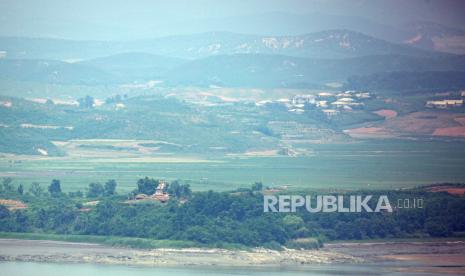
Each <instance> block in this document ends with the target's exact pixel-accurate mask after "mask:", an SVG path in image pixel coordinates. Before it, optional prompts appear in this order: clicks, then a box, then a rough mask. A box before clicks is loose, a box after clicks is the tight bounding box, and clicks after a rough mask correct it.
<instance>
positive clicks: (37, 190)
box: [29, 182, 44, 197]
mask: <svg viewBox="0 0 465 276" xmlns="http://www.w3.org/2000/svg"><path fill="white" fill-rule="evenodd" d="M29 192H30V193H31V194H33V195H34V196H37V197H39V196H41V195H42V194H43V193H44V190H43V189H42V187H40V184H39V183H38V182H32V184H31V186H30V187H29Z"/></svg>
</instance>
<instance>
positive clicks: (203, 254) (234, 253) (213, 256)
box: [0, 239, 362, 266]
mask: <svg viewBox="0 0 465 276" xmlns="http://www.w3.org/2000/svg"><path fill="white" fill-rule="evenodd" d="M0 260H3V261H28V262H69V263H100V264H126V265H148V266H160V265H166V266H183V265H185V266H188V265H189V266H190V265H200V266H211V265H216V266H255V265H256V266H260V265H263V266H267V265H295V264H329V263H354V262H361V261H362V259H361V258H358V257H353V256H351V255H349V254H345V253H339V252H332V251H328V250H285V251H274V250H267V249H254V250H251V251H239V250H224V249H203V248H186V249H151V250H142V249H130V248H116V247H110V246H103V245H98V244H88V243H69V242H57V241H37V240H15V239H0Z"/></svg>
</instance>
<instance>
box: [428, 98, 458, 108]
mask: <svg viewBox="0 0 465 276" xmlns="http://www.w3.org/2000/svg"><path fill="white" fill-rule="evenodd" d="M462 105H463V99H460V100H440V101H427V102H426V107H429V108H439V109H446V108H449V107H460V106H462Z"/></svg>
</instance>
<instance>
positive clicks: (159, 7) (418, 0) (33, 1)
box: [0, 0, 465, 39]
mask: <svg viewBox="0 0 465 276" xmlns="http://www.w3.org/2000/svg"><path fill="white" fill-rule="evenodd" d="M273 12H281V13H290V14H311V13H325V14H333V15H346V16H361V17H365V18H368V19H370V20H375V21H378V22H380V23H384V24H390V25H397V24H399V23H402V22H405V21H412V20H427V21H435V22H441V23H443V24H446V25H450V26H455V27H459V28H462V29H465V20H464V19H463V18H464V17H465V16H464V15H465V1H462V0H408V1H406V0H352V1H351V0H334V1H329V0H306V1H305V0H281V1H278V0H263V1H254V0H235V1H226V0H225V1H221V0H197V1H194V0H190V1H188V0H168V1H156V0H155V1H154V0H152V1H149V0H139V1H137V0H136V1H121V0H102V1H97V0H79V1H73V0H66V1H64V0H48V1H44V0H0V35H10V36H39V37H40V36H47V37H60V38H75V39H131V38H148V37H154V36H160V35H170V34H177V33H190V32H199V31H202V29H205V30H211V29H213V28H214V26H209V24H210V21H209V20H210V19H212V18H213V19H214V18H216V20H218V18H219V19H223V18H225V19H228V18H229V20H231V17H238V16H239V17H240V16H244V15H253V14H266V13H273ZM199 22H201V24H200V23H199ZM212 22H218V21H212ZM196 24H197V25H196ZM193 25H196V26H197V28H193V27H192V26H193ZM246 31H247V30H244V32H246Z"/></svg>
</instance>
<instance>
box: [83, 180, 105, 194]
mask: <svg viewBox="0 0 465 276" xmlns="http://www.w3.org/2000/svg"><path fill="white" fill-rule="evenodd" d="M104 192H105V189H104V187H103V185H102V184H100V183H90V184H89V190H88V191H87V197H89V198H95V197H100V196H103V194H104Z"/></svg>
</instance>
